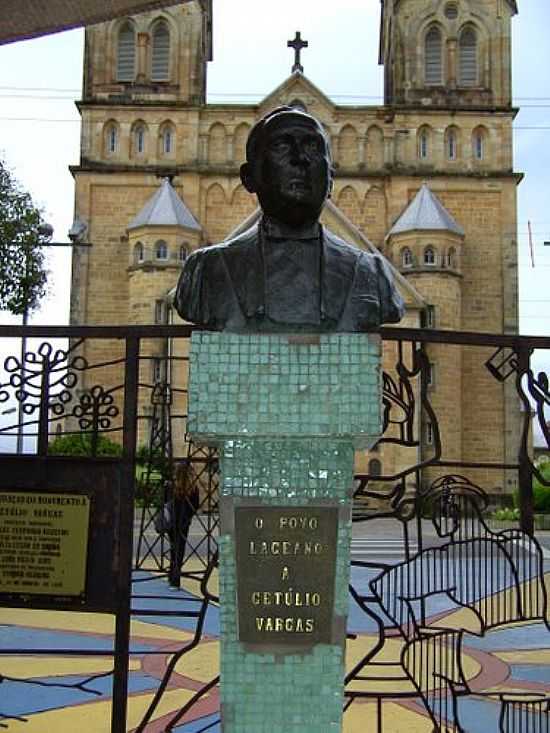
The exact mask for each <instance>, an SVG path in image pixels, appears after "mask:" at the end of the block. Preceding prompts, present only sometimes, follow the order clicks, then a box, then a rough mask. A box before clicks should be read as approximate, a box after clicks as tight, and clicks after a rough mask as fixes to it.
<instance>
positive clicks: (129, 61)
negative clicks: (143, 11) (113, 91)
mask: <svg viewBox="0 0 550 733" xmlns="http://www.w3.org/2000/svg"><path fill="white" fill-rule="evenodd" d="M135 67H136V38H135V33H134V29H133V27H132V25H131V23H124V25H123V26H122V27H121V29H120V30H119V32H118V44H117V57H116V78H117V81H134V77H135Z"/></svg>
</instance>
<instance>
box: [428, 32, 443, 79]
mask: <svg viewBox="0 0 550 733" xmlns="http://www.w3.org/2000/svg"><path fill="white" fill-rule="evenodd" d="M424 79H425V82H426V84H442V83H443V43H442V39H441V31H440V30H439V28H436V27H435V26H432V27H431V28H430V30H429V31H428V32H427V33H426V39H425V43H424Z"/></svg>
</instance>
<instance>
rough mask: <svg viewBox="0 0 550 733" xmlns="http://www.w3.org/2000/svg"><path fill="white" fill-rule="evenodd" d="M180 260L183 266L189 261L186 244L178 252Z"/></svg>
mask: <svg viewBox="0 0 550 733" xmlns="http://www.w3.org/2000/svg"><path fill="white" fill-rule="evenodd" d="M178 259H179V261H180V262H181V263H182V264H183V263H184V262H185V260H186V259H187V247H186V246H185V244H181V245H180V248H179V252H178Z"/></svg>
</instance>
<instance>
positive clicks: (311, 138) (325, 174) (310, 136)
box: [243, 114, 332, 226]
mask: <svg viewBox="0 0 550 733" xmlns="http://www.w3.org/2000/svg"><path fill="white" fill-rule="evenodd" d="M248 173H249V175H248V177H247V178H246V180H244V178H245V177H244V176H243V180H244V183H245V186H246V187H247V188H248V190H249V191H252V192H254V193H256V194H257V196H258V199H259V201H260V204H261V206H262V209H263V210H264V212H265V213H266V214H268V215H270V216H273V217H274V218H275V219H278V220H280V221H283V222H285V223H287V224H290V225H292V226H299V225H301V224H306V223H310V222H313V221H316V220H317V219H318V218H319V215H320V213H321V209H322V208H323V204H324V202H325V200H326V198H327V196H328V194H329V191H330V187H331V183H332V168H331V164H330V157H329V152H328V148H327V143H326V140H325V138H324V136H323V135H322V134H321V132H320V131H319V129H318V128H317V125H316V124H315V122H314V121H313V120H310V119H308V118H307V117H305V116H304V118H303V119H300V118H299V117H298V116H297V115H292V114H282V115H280V116H278V117H277V118H274V119H273V120H272V121H271V122H270V123H269V124H268V125H267V126H266V130H265V132H264V138H263V141H262V145H261V146H260V148H259V150H258V160H257V161H254V162H253V167H252V169H251V170H250V168H249V169H248Z"/></svg>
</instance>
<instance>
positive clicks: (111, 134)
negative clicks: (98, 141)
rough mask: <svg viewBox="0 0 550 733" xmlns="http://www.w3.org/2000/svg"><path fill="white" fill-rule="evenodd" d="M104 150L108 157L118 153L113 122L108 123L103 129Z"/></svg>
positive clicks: (116, 135) (116, 131) (116, 134)
mask: <svg viewBox="0 0 550 733" xmlns="http://www.w3.org/2000/svg"><path fill="white" fill-rule="evenodd" d="M105 149H106V152H107V154H108V155H114V154H115V153H116V152H117V151H118V128H117V126H116V124H115V123H114V122H109V123H108V125H107V126H106V128H105Z"/></svg>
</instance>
